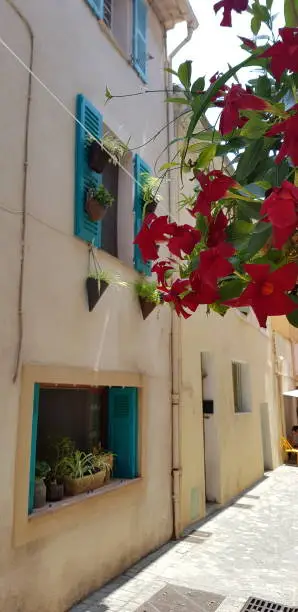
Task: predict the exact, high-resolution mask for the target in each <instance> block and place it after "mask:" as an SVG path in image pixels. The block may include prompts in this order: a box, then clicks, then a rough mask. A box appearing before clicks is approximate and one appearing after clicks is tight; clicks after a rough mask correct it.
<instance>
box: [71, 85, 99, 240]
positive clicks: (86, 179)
mask: <svg viewBox="0 0 298 612" xmlns="http://www.w3.org/2000/svg"><path fill="white" fill-rule="evenodd" d="M76 118H77V119H78V122H76V159H75V162H76V163H75V224H74V225H75V227H74V233H75V235H76V236H78V237H79V238H81V239H82V240H85V241H86V242H91V243H93V245H94V246H95V247H100V245H101V222H100V221H95V222H94V221H91V220H90V219H89V217H88V215H87V212H86V210H85V203H86V195H87V192H88V189H89V188H90V187H91V186H98V185H99V184H100V183H101V182H102V177H101V174H97V172H93V170H91V169H90V168H89V165H88V142H89V138H88V132H90V133H91V134H92V136H94V137H95V138H97V140H98V139H100V138H102V134H103V124H102V116H101V114H100V112H99V111H98V110H97V109H96V108H95V107H94V106H93V104H91V102H89V100H87V98H85V96H83V95H82V94H79V95H78V96H77V104H76ZM85 128H86V130H88V132H86V130H85Z"/></svg>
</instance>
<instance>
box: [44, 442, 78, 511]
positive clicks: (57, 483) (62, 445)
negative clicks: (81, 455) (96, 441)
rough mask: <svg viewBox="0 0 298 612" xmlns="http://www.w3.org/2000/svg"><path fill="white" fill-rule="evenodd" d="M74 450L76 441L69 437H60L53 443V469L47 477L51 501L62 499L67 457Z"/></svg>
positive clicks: (51, 462) (48, 493)
mask: <svg viewBox="0 0 298 612" xmlns="http://www.w3.org/2000/svg"><path fill="white" fill-rule="evenodd" d="M74 450H75V444H74V442H73V441H72V440H71V439H70V438H67V437H64V438H58V439H57V440H56V441H55V442H54V443H53V444H52V451H53V452H52V455H53V459H52V460H51V461H50V466H51V471H50V473H49V475H48V477H47V500H48V501H50V502H56V501H60V500H61V499H62V498H63V496H64V482H63V479H64V476H65V474H66V466H65V459H66V458H67V457H68V456H69V455H71V454H72V453H73V452H74Z"/></svg>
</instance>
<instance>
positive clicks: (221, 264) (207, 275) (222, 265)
mask: <svg viewBox="0 0 298 612" xmlns="http://www.w3.org/2000/svg"><path fill="white" fill-rule="evenodd" d="M234 253H235V249H234V247H233V246H232V245H231V244H228V243H226V242H222V243H221V244H218V245H217V246H215V247H212V248H211V249H208V250H207V251H202V252H201V254H200V273H201V277H202V278H203V280H204V283H206V284H207V285H210V286H211V287H216V286H217V281H218V279H219V278H223V277H224V276H227V275H228V274H231V273H232V272H233V266H232V264H231V263H230V262H229V261H228V259H227V258H228V257H232V255H234Z"/></svg>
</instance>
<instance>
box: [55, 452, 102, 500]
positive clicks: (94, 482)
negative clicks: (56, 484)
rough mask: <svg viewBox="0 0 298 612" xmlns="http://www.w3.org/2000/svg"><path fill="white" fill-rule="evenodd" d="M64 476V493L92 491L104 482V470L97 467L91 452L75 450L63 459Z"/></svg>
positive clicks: (75, 493)
mask: <svg viewBox="0 0 298 612" xmlns="http://www.w3.org/2000/svg"><path fill="white" fill-rule="evenodd" d="M64 465H65V470H66V476H65V477H64V488H65V493H66V495H71V496H73V495H80V494H81V493H87V492H88V491H94V490H95V489H98V488H99V487H101V486H102V485H103V484H104V480H105V476H106V472H105V471H104V470H103V469H99V466H98V461H97V458H96V457H95V456H94V455H93V453H84V452H83V451H79V450H76V451H75V452H74V453H73V454H72V455H70V456H69V457H66V458H65V460H64Z"/></svg>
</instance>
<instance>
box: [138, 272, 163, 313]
mask: <svg viewBox="0 0 298 612" xmlns="http://www.w3.org/2000/svg"><path fill="white" fill-rule="evenodd" d="M135 291H136V294H137V296H138V298H139V303H140V307H141V311H142V315H143V319H147V317H148V316H149V315H150V314H151V312H152V311H153V310H154V308H155V307H156V306H158V305H159V304H160V303H161V293H160V291H158V289H157V283H156V282H155V281H152V282H151V283H149V282H148V281H147V280H146V279H145V278H141V279H140V280H138V281H136V283H135Z"/></svg>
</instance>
